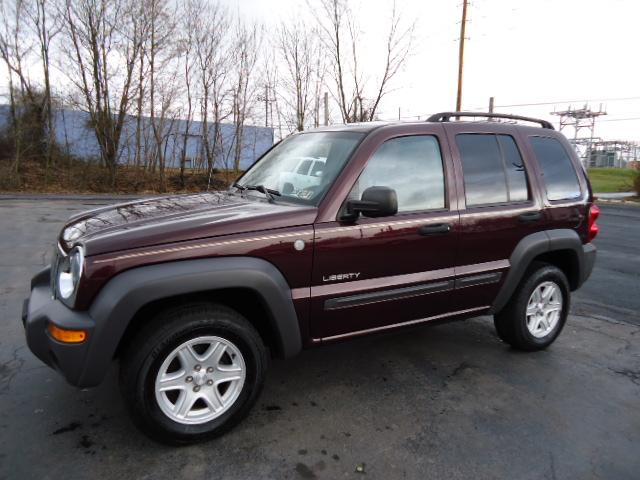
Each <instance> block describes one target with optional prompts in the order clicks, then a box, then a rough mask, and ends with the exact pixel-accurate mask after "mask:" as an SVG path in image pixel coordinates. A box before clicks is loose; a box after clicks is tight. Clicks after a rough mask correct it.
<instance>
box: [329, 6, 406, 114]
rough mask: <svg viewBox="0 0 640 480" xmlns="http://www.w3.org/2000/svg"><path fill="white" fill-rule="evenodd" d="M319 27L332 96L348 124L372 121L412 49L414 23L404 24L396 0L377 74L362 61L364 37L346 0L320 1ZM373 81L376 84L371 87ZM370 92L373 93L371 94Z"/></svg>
mask: <svg viewBox="0 0 640 480" xmlns="http://www.w3.org/2000/svg"><path fill="white" fill-rule="evenodd" d="M320 4H321V8H320V10H319V12H317V13H318V16H319V17H320V18H321V21H320V30H321V32H322V40H323V43H324V44H325V46H326V48H327V51H328V52H329V57H330V59H331V64H332V65H331V67H332V75H333V80H334V83H335V90H334V92H333V96H334V98H335V100H336V101H337V103H338V106H339V107H340V113H341V116H342V120H343V122H345V123H350V122H362V121H371V120H373V119H374V118H375V115H376V111H377V109H378V107H379V105H380V101H381V100H382V99H383V98H384V96H385V95H386V94H387V93H389V89H390V83H391V81H392V80H393V78H394V77H395V76H396V74H397V73H398V72H399V71H400V69H401V68H402V66H403V65H404V63H405V61H406V59H407V58H408V56H409V53H410V51H411V44H412V40H413V31H414V25H413V24H411V25H405V22H404V21H403V19H402V17H401V15H400V14H399V12H398V10H397V8H396V3H395V1H394V3H393V6H392V10H391V16H390V17H389V29H388V33H387V35H386V49H385V57H384V59H385V60H384V64H383V66H382V68H381V74H380V75H378V76H373V77H374V78H372V76H371V75H365V72H368V71H369V70H368V69H366V68H363V66H362V64H361V62H360V49H361V43H362V42H361V39H360V38H359V34H358V32H359V28H358V24H357V21H356V19H355V17H354V15H353V12H352V11H351V10H350V8H349V6H348V4H347V2H346V0H320ZM372 84H373V86H372ZM369 92H370V93H369Z"/></svg>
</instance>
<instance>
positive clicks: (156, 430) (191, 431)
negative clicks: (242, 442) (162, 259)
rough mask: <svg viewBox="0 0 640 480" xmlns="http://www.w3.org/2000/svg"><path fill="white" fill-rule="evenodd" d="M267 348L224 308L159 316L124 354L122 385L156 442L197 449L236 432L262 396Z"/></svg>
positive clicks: (183, 310) (239, 318)
mask: <svg viewBox="0 0 640 480" xmlns="http://www.w3.org/2000/svg"><path fill="white" fill-rule="evenodd" d="M267 358H268V357H267V352H266V348H265V346H264V344H263V342H262V340H261V338H260V335H259V334H258V332H257V331H256V330H255V328H254V327H253V326H252V325H251V324H250V323H249V322H248V321H247V320H246V319H245V318H244V317H243V316H241V315H240V314H239V313H237V312H236V311H234V310H231V309H229V308H227V307H224V306H221V305H210V304H193V305H186V306H182V307H179V308H175V309H172V310H169V311H166V312H164V313H162V314H160V315H159V316H157V317H156V318H155V319H154V320H153V321H152V322H151V323H150V324H149V325H148V326H147V327H146V328H144V329H143V330H142V331H141V332H140V333H139V334H138V335H137V336H136V339H135V340H133V341H132V342H131V343H130V345H129V348H128V349H127V351H126V352H125V353H124V355H123V358H122V361H121V368H120V385H121V390H122V392H123V395H124V397H125V399H126V401H127V403H128V406H129V410H130V411H131V414H132V417H133V419H134V421H135V422H137V423H138V424H139V426H140V427H141V428H142V430H143V431H144V432H145V433H147V434H148V435H149V436H151V437H152V438H154V439H156V440H158V441H161V442H164V443H171V444H181V443H191V442H196V441H202V440H205V439H208V438H212V437H215V436H217V435H219V434H221V433H224V432H225V431H227V430H229V429H230V428H231V427H233V426H234V425H235V424H237V423H238V422H239V421H240V420H242V418H243V417H244V416H245V415H246V414H247V413H248V412H249V410H250V408H251V406H252V405H253V403H254V402H255V400H256V399H257V396H258V393H259V392H260V390H261V388H262V383H263V379H264V375H265V371H266V365H267Z"/></svg>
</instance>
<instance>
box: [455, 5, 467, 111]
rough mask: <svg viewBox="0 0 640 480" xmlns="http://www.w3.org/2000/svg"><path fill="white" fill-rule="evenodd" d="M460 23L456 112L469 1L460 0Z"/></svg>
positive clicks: (458, 104) (457, 109)
mask: <svg viewBox="0 0 640 480" xmlns="http://www.w3.org/2000/svg"><path fill="white" fill-rule="evenodd" d="M462 1H463V3H462V21H461V22H460V51H459V52H458V96H457V98H456V112H459V111H461V110H462V70H463V63H464V40H465V38H464V35H465V30H466V28H467V6H468V5H469V0H462Z"/></svg>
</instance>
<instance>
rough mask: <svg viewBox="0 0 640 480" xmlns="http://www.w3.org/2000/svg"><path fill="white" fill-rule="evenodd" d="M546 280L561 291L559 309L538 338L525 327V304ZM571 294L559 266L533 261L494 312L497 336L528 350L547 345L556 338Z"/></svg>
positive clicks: (562, 323)
mask: <svg viewBox="0 0 640 480" xmlns="http://www.w3.org/2000/svg"><path fill="white" fill-rule="evenodd" d="M548 281H550V282H553V283H555V284H556V285H557V286H558V287H559V289H560V292H561V294H562V309H561V311H560V318H559V319H558V322H557V324H556V325H555V327H554V328H553V329H552V330H551V331H550V332H549V333H547V334H546V335H545V336H544V337H541V338H538V337H535V336H534V335H533V334H532V333H531V332H530V331H529V329H528V328H527V315H526V311H527V304H528V302H529V298H530V297H531V295H532V293H533V292H534V290H535V289H536V288H537V287H538V286H539V285H540V284H541V283H543V282H548ZM570 295H571V294H570V289H569V282H568V281H567V277H566V276H565V274H564V273H563V272H562V270H560V269H559V268H557V267H555V266H553V265H549V264H547V263H541V262H535V263H533V264H532V265H531V267H530V268H529V269H528V270H527V273H526V274H525V276H524V278H523V280H522V281H521V282H520V285H518V287H517V288H516V291H515V292H514V293H513V295H512V296H511V298H510V299H509V302H508V303H507V305H506V306H505V307H504V308H503V309H502V311H501V312H499V313H497V314H496V315H495V316H494V324H495V327H496V333H497V334H498V337H499V338H500V339H501V340H502V341H503V342H505V343H508V344H509V345H511V346H512V347H513V348H516V349H518V350H524V351H529V352H530V351H535V350H542V349H544V348H547V347H548V346H549V345H551V344H552V343H553V342H554V341H555V339H556V338H558V335H560V332H561V331H562V329H563V327H564V324H565V323H566V321H567V316H568V314H569V303H570Z"/></svg>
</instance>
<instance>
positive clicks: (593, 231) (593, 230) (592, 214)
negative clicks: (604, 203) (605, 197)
mask: <svg viewBox="0 0 640 480" xmlns="http://www.w3.org/2000/svg"><path fill="white" fill-rule="evenodd" d="M599 216H600V209H599V208H598V206H597V205H591V208H590V209H589V241H590V242H591V241H592V240H593V239H594V238H596V235H598V232H599V231H600V229H599V228H598V225H597V224H596V220H597V219H598V217H599Z"/></svg>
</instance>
